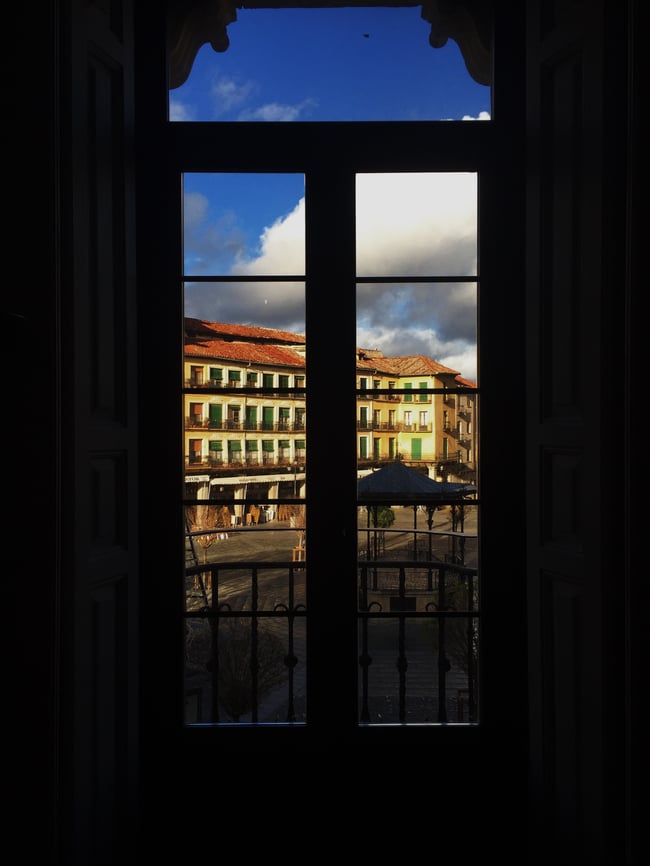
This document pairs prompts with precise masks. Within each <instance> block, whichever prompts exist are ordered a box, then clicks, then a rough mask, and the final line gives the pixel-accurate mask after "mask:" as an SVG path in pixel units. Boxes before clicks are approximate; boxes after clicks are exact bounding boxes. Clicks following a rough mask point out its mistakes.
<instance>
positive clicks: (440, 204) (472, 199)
mask: <svg viewBox="0 0 650 866" xmlns="http://www.w3.org/2000/svg"><path fill="white" fill-rule="evenodd" d="M356 183H357V196H356V201H357V275H358V276H373V275H374V276H388V277H396V276H411V277H414V276H466V275H476V262H477V233H476V219H477V182H476V174H474V173H472V172H449V173H439V174H433V173H427V174H423V173H421V172H412V173H409V172H404V173H399V174H396V173H389V174H358V175H357V181H356Z"/></svg>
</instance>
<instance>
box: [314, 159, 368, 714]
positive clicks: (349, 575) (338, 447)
mask: <svg viewBox="0 0 650 866" xmlns="http://www.w3.org/2000/svg"><path fill="white" fill-rule="evenodd" d="M324 162H325V161H324ZM354 199H355V186H354V173H353V172H351V171H346V170H345V169H342V168H341V166H340V164H339V165H335V167H334V168H333V169H332V170H330V169H328V168H327V167H324V168H322V169H319V170H318V171H317V172H308V174H307V177H306V188H305V202H306V270H307V299H306V338H307V417H308V419H309V436H308V437H307V464H308V466H309V478H308V485H307V525H308V526H309V527H316V530H315V531H310V532H309V558H308V581H307V610H308V627H307V646H308V649H307V666H308V699H307V705H308V718H309V721H310V724H312V725H320V724H323V725H328V726H330V728H331V726H332V724H336V725H337V726H338V724H339V723H340V724H342V725H344V726H347V725H352V724H356V718H357V716H356V700H355V698H356V688H357V687H356V675H357V671H356V656H357V649H356V568H355V565H356V451H355V436H354V429H355V416H356V397H355V345H356V301H355V242H354V238H355V212H354ZM333 635H336V639H335V640H333V639H332V636H333ZM324 650H325V651H324Z"/></svg>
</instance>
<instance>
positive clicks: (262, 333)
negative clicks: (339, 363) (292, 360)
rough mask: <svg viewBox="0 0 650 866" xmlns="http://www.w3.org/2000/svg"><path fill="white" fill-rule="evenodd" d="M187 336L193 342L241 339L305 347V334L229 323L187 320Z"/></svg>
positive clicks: (187, 318)
mask: <svg viewBox="0 0 650 866" xmlns="http://www.w3.org/2000/svg"><path fill="white" fill-rule="evenodd" d="M185 335H186V339H187V338H189V339H190V341H191V342H198V341H203V340H214V339H215V338H216V339H218V338H219V337H221V338H224V339H228V338H232V337H239V338H240V339H241V340H246V341H249V340H257V341H259V342H269V343H287V344H290V345H294V346H296V345H303V346H304V345H305V337H304V334H295V333H293V332H292V331H280V330H277V329H276V328H259V327H257V326H253V325H233V324H230V323H229V322H208V321H206V320H205V319H192V318H189V317H186V319H185Z"/></svg>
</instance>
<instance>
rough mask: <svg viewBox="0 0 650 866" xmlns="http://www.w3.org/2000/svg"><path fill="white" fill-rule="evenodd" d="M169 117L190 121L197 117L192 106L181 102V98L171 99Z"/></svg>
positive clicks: (174, 119)
mask: <svg viewBox="0 0 650 866" xmlns="http://www.w3.org/2000/svg"><path fill="white" fill-rule="evenodd" d="M169 119H170V120H173V121H181V122H182V121H188V120H194V119H195V112H194V109H193V108H192V106H190V105H187V104H186V103H185V102H181V101H180V100H179V99H171V98H170V100H169Z"/></svg>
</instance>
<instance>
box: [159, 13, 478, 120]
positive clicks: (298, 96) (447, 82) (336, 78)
mask: <svg viewBox="0 0 650 866" xmlns="http://www.w3.org/2000/svg"><path fill="white" fill-rule="evenodd" d="M425 14H426V13H425V12H423V10H422V7H420V6H410V7H399V8H397V7H392V8H391V7H362V8H355V7H353V6H351V7H348V8H310V9H242V8H239V9H237V10H236V16H237V17H236V20H235V21H233V22H232V23H230V24H228V25H227V28H226V27H224V30H223V37H224V43H225V40H226V39H227V41H228V43H229V44H228V46H227V48H226V50H223V51H220V52H216V51H214V50H213V49H212V47H211V45H210V44H207V43H206V44H205V45H204V46H203V47H202V48H201V49H200V51H199V52H198V55H197V57H196V59H195V60H194V64H193V66H192V69H191V71H190V74H189V77H188V78H187V80H186V81H184V82H180V86H178V87H176V88H175V89H173V90H171V91H170V99H169V118H170V120H172V121H235V122H237V121H246V122H251V121H252V122H255V121H259V122H265V121H341V120H342V121H346V120H351V121H359V120H361V121H363V120H381V121H384V120H389V121H421V120H473V119H481V120H484V119H489V117H490V105H491V88H490V87H489V86H488V84H487V83H478V81H477V80H475V79H474V78H472V76H470V74H469V73H468V70H467V67H466V65H465V62H464V60H463V56H462V54H461V51H460V49H459V46H458V44H457V43H456V42H455V41H453V39H449V40H445V39H444V38H441V33H445V35H446V32H445V25H444V20H443V19H442V18H440V19H437V20H436V24H441V28H442V29H441V31H439V32H436V33H435V34H434V33H433V32H432V24H431V22H429V21H427V20H425V17H424V16H425ZM484 17H485V16H483V15H482V16H481V18H484ZM475 23H477V25H478V30H479V32H480V36H478V37H477V38H474V37H471V38H472V40H473V46H472V47H473V50H472V57H473V60H474V61H477V60H478V62H479V64H480V66H481V73H478V71H477V69H473V72H474V74H475V75H476V77H477V79H478V80H481V81H487V80H489V75H490V68H491V60H490V47H489V46H490V42H491V37H490V29H491V22H489V21H485V22H484V21H483V20H478V21H477V22H475ZM211 35H212V36H214V34H211ZM430 37H433V38H434V39H435V40H436V42H437V44H441V43H442V44H441V47H439V48H432V47H431V44H430V41H429V40H430ZM211 41H212V40H211ZM172 60H173V56H172ZM172 73H173V69H172ZM486 76H487V78H486ZM172 79H173V74H172Z"/></svg>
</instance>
